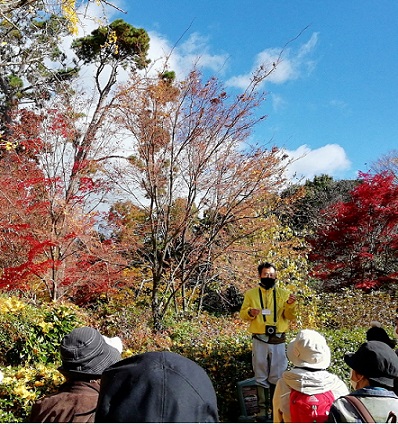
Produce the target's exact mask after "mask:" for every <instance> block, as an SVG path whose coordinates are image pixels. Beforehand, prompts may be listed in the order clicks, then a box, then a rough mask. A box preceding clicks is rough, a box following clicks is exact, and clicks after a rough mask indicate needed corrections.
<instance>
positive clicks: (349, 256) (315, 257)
mask: <svg viewBox="0 0 398 424" xmlns="http://www.w3.org/2000/svg"><path fill="white" fill-rule="evenodd" d="M323 212H324V213H325V217H324V224H323V225H322V226H321V227H320V228H319V229H318V230H317V232H316V234H315V236H314V237H313V238H312V239H311V240H310V241H311V244H312V254H311V256H310V259H311V260H312V261H313V263H314V265H315V266H314V268H313V276H314V277H315V278H318V279H321V280H322V281H324V286H325V287H326V288H328V289H331V290H335V289H337V288H339V287H347V286H354V287H357V288H361V289H364V290H372V289H378V288H381V287H384V288H387V289H390V290H393V288H394V287H396V284H397V281H398V232H397V229H398V186H397V184H396V183H395V182H394V176H393V175H392V174H390V173H381V174H376V175H370V174H361V183H360V184H359V185H358V186H357V187H356V188H354V189H353V190H352V192H351V200H349V201H347V202H338V203H335V204H333V205H331V206H329V207H328V208H327V209H326V210H325V211H323Z"/></svg>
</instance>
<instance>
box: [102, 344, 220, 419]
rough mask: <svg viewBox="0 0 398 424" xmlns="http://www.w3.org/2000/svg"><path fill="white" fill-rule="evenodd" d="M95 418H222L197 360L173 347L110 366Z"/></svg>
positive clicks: (210, 387) (103, 378)
mask: <svg viewBox="0 0 398 424" xmlns="http://www.w3.org/2000/svg"><path fill="white" fill-rule="evenodd" d="M95 421H96V422H108V423H109V422H131V423H132V422H158V423H165V422H203V423H205V422H218V412H217V398H216V394H215V391H214V388H213V385H212V383H211V381H210V379H209V377H208V375H207V374H206V372H205V371H204V369H203V368H201V367H200V366H199V365H198V364H197V363H195V362H193V361H191V360H190V359H188V358H185V357H183V356H181V355H178V354H176V353H173V352H147V353H144V354H141V355H136V356H132V357H130V358H127V359H124V360H122V361H120V362H118V363H116V364H114V365H112V366H111V367H109V368H108V369H107V370H105V372H104V373H103V374H102V377H101V389H100V395H99V400H98V407H97V411H96V416H95Z"/></svg>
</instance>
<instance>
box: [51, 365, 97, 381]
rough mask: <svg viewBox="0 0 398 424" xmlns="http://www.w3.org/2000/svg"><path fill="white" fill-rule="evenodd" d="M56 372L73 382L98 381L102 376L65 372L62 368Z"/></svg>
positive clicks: (71, 371) (81, 372)
mask: <svg viewBox="0 0 398 424" xmlns="http://www.w3.org/2000/svg"><path fill="white" fill-rule="evenodd" d="M58 371H59V372H60V373H61V374H62V375H64V376H65V377H66V378H72V379H74V380H98V379H100V378H101V375H102V373H101V374H93V373H90V372H83V371H73V370H67V369H65V368H64V367H62V366H60V367H59V368H58Z"/></svg>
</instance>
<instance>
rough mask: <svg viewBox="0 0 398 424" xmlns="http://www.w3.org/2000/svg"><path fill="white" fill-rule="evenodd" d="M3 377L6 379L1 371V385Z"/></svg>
mask: <svg viewBox="0 0 398 424" xmlns="http://www.w3.org/2000/svg"><path fill="white" fill-rule="evenodd" d="M3 377H4V375H3V373H2V372H1V371H0V383H1V382H2V381H3Z"/></svg>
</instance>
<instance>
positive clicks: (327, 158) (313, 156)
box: [283, 144, 351, 180]
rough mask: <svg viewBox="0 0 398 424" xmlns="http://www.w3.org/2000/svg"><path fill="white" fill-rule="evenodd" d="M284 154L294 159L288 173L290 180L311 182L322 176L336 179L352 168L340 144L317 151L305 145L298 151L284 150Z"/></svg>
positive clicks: (320, 148)
mask: <svg viewBox="0 0 398 424" xmlns="http://www.w3.org/2000/svg"><path fill="white" fill-rule="evenodd" d="M283 153H284V154H286V155H288V157H289V158H290V159H293V162H292V163H291V164H290V165H289V167H288V169H287V171H286V176H287V178H288V179H290V180H302V179H310V180H311V179H313V178H314V177H315V176H316V175H321V174H327V175H330V176H332V177H336V176H338V175H339V173H342V172H343V171H347V170H349V169H350V167H351V162H350V160H349V159H348V156H347V154H346V152H345V150H344V149H343V147H341V146H340V145H339V144H326V145H325V146H322V147H319V148H317V149H311V148H310V147H308V146H307V145H306V144H304V145H302V146H300V147H298V148H297V149H296V150H284V151H283Z"/></svg>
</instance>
